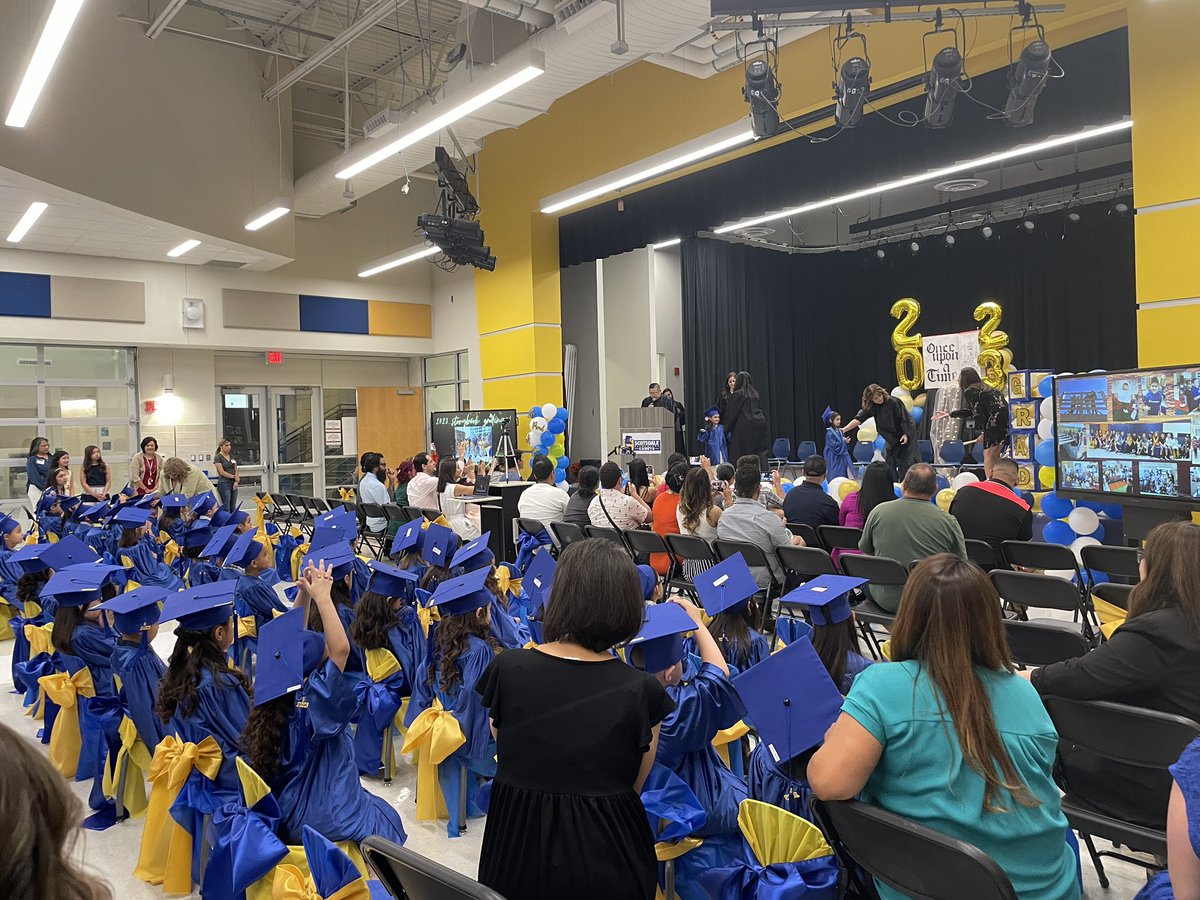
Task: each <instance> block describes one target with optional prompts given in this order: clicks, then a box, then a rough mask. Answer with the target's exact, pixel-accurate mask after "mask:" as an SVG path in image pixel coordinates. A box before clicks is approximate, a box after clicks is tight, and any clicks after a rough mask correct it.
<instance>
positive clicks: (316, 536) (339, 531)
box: [308, 525, 357, 553]
mask: <svg viewBox="0 0 1200 900" xmlns="http://www.w3.org/2000/svg"><path fill="white" fill-rule="evenodd" d="M356 534H357V532H356V531H349V530H347V529H345V528H343V527H342V526H341V525H326V526H325V527H324V528H319V529H317V530H316V531H314V532H313V536H312V539H311V540H310V541H309V542H308V552H309V553H316V552H317V551H318V550H324V549H325V548H326V547H332V546H333V545H334V544H348V543H349V542H350V540H351V539H352V538H353V537H355V535H356Z"/></svg>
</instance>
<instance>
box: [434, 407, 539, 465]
mask: <svg viewBox="0 0 1200 900" xmlns="http://www.w3.org/2000/svg"><path fill="white" fill-rule="evenodd" d="M429 426H430V428H429V431H430V434H431V436H432V437H433V445H434V447H435V448H437V452H438V456H439V457H442V456H457V457H460V458H462V459H465V460H467V461H469V462H472V463H490V462H491V461H492V459H493V458H494V457H495V455H496V449H497V447H498V446H499V444H500V436H501V435H503V434H507V435H508V437H509V439H510V440H511V441H512V446H513V449H516V448H517V411H516V410H515V409H472V410H465V411H461V412H435V413H430V415H429Z"/></svg>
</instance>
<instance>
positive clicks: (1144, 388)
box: [1054, 363, 1200, 506]
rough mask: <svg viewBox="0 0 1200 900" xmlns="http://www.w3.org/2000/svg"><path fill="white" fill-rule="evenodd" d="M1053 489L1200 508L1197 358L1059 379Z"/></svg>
mask: <svg viewBox="0 0 1200 900" xmlns="http://www.w3.org/2000/svg"><path fill="white" fill-rule="evenodd" d="M1054 411H1055V425H1056V428H1055V440H1056V442H1057V447H1056V449H1057V451H1058V452H1057V454H1056V456H1057V479H1056V489H1057V490H1058V491H1060V492H1062V494H1063V495H1064V496H1068V497H1074V498H1076V499H1085V500H1100V501H1102V502H1107V503H1113V502H1120V503H1131V504H1144V505H1148V506H1175V505H1176V504H1190V505H1192V506H1200V363H1197V364H1196V365H1191V366H1171V367H1170V368H1159V369H1131V370H1128V371H1122V372H1104V373H1100V372H1096V373H1093V374H1087V375H1066V376H1062V377H1059V378H1055V379H1054Z"/></svg>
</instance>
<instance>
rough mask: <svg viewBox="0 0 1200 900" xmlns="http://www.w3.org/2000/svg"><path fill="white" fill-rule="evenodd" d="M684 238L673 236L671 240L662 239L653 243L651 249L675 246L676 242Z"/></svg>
mask: <svg viewBox="0 0 1200 900" xmlns="http://www.w3.org/2000/svg"><path fill="white" fill-rule="evenodd" d="M682 240H683V238H671V239H670V240H669V241H660V242H659V243H657V244H651V245H650V249H651V250H665V249H667V248H668V247H674V246H675V245H676V244H678V243H679V242H680V241H682Z"/></svg>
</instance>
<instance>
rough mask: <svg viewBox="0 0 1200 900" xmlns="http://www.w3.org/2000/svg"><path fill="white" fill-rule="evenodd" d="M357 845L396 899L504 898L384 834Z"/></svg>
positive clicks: (477, 899) (453, 899)
mask: <svg viewBox="0 0 1200 900" xmlns="http://www.w3.org/2000/svg"><path fill="white" fill-rule="evenodd" d="M360 846H361V848H362V853H363V857H364V858H365V859H366V861H367V865H369V866H370V867H371V871H372V872H374V873H375V876H376V877H377V878H378V879H379V880H380V881H381V882H383V885H384V887H386V888H387V890H388V893H389V894H391V895H392V896H393V897H397V898H400V900H504V897H502V896H501V895H500V894H497V893H496V892H495V891H493V890H492V889H491V888H489V887H485V886H484V885H482V884H480V883H479V882H477V881H472V880H471V879H470V878H468V877H467V876H466V875H460V874H459V873H458V872H455V871H454V870H453V869H448V868H446V867H445V866H443V865H442V864H441V863H436V862H434V861H433V860H432V859H429V858H428V857H425V856H422V855H421V854H419V853H417V852H416V851H414V850H409V849H408V848H407V847H401V846H400V845H399V844H393V843H392V842H391V841H389V840H385V839H384V838H381V837H378V836H372V837H369V838H367V839H366V840H364V841H362V843H361V844H360Z"/></svg>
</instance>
